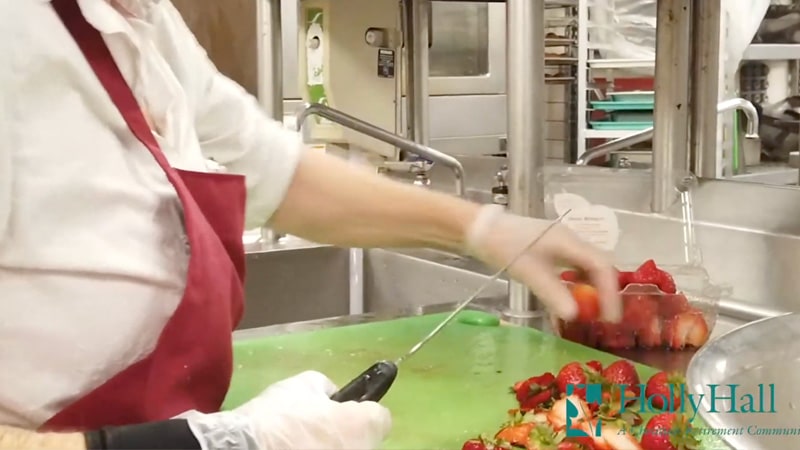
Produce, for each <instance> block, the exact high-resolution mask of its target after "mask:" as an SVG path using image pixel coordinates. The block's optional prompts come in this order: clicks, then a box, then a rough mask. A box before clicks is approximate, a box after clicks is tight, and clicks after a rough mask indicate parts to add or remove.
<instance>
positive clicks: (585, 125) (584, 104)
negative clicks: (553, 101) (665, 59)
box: [572, 0, 655, 162]
mask: <svg viewBox="0 0 800 450" xmlns="http://www.w3.org/2000/svg"><path fill="white" fill-rule="evenodd" d="M588 4H589V2H588V0H579V1H578V5H577V8H576V15H577V20H578V32H577V41H578V48H577V52H578V53H577V59H578V64H577V67H576V70H577V75H576V78H577V99H576V105H577V111H576V127H575V128H576V132H575V135H576V145H575V147H576V148H575V152H574V158H573V160H572V162H574V161H575V160H576V159H577V158H579V157H580V155H582V154H583V153H584V152H585V151H586V149H587V148H588V147H589V145H588V141H589V140H591V139H595V140H598V139H617V138H622V137H625V136H628V135H630V134H633V133H636V132H637V130H595V129H592V128H589V113H590V110H591V108H590V107H589V102H590V101H591V98H592V96H595V97H596V96H597V94H596V90H595V88H594V86H593V85H592V83H591V81H590V80H592V79H593V78H594V77H595V76H597V75H602V76H603V77H605V78H606V79H608V80H613V79H614V78H615V77H616V76H617V75H618V74H619V73H620V71H626V70H627V71H630V70H631V69H636V70H638V71H647V72H649V73H650V75H651V76H652V75H653V74H654V69H655V59H644V60H643V59H604V58H601V57H599V54H598V52H596V51H595V50H596V48H597V43H593V42H590V39H589V29H590V28H591V22H590V17H589V15H590V14H589V5H588ZM596 99H597V98H596Z"/></svg>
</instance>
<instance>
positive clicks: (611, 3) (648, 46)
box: [589, 0, 770, 71]
mask: <svg viewBox="0 0 800 450" xmlns="http://www.w3.org/2000/svg"><path fill="white" fill-rule="evenodd" d="M701 1H702V0H701ZM656 3H657V2H656V0H590V1H589V14H590V20H589V42H590V43H591V45H592V47H593V48H596V49H598V50H600V54H601V56H602V58H603V59H654V58H655V48H656ZM769 4H770V0H750V1H742V0H722V14H723V16H722V17H721V21H722V23H721V25H722V26H723V30H724V29H725V28H727V33H723V36H722V39H723V44H724V50H723V52H722V54H723V55H724V56H723V58H724V60H725V70H726V71H730V70H733V71H736V70H737V69H738V67H739V63H740V62H741V61H742V58H743V56H744V52H745V50H746V49H747V46H749V45H750V42H751V41H752V40H753V37H754V36H755V35H756V32H757V31H758V28H759V26H760V25H761V21H762V20H763V18H764V15H765V14H766V13H767V8H769Z"/></svg>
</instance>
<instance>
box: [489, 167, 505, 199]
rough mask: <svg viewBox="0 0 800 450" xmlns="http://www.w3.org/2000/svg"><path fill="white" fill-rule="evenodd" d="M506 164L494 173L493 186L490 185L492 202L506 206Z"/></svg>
mask: <svg viewBox="0 0 800 450" xmlns="http://www.w3.org/2000/svg"><path fill="white" fill-rule="evenodd" d="M507 179H508V166H505V165H504V166H502V167H501V168H500V170H498V171H497V173H496V174H495V175H494V186H492V203H494V204H495V205H501V206H508V183H507V182H506V180H507Z"/></svg>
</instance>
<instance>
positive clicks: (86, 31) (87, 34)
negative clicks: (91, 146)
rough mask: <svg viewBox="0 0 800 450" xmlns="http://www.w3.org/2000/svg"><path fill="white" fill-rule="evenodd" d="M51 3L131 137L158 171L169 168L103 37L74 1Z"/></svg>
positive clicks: (63, 0) (54, 0)
mask: <svg viewBox="0 0 800 450" xmlns="http://www.w3.org/2000/svg"><path fill="white" fill-rule="evenodd" d="M51 3H52V5H53V8H54V9H55V11H56V14H58V16H59V17H60V18H61V22H63V23H64V26H65V27H66V28H67V31H69V34H71V35H72V38H73V39H74V40H75V42H76V43H77V44H78V47H79V48H80V50H81V52H82V53H83V55H84V57H85V58H86V61H87V62H88V63H89V66H91V68H92V71H93V72H94V74H95V76H97V79H98V80H99V81H100V83H101V84H102V85H103V87H104V88H105V90H106V92H107V93H108V95H109V96H110V97H111V101H112V102H113V103H114V106H116V107H117V110H118V111H119V112H120V114H121V115H122V118H123V119H124V120H125V123H126V124H127V125H128V128H129V129H130V130H131V132H132V133H133V135H134V136H136V139H138V140H139V142H141V143H142V144H143V145H144V146H145V147H147V149H148V150H150V153H152V154H153V157H155V158H156V160H157V161H158V163H159V164H160V165H161V166H162V167H170V165H169V163H168V162H167V159H166V157H165V156H164V154H163V153H162V152H161V147H160V146H159V145H158V141H157V140H156V138H155V136H154V135H153V132H152V131H151V130H150V125H148V124H147V119H145V117H144V114H143V113H142V108H141V107H140V106H139V102H137V101H136V97H135V96H134V95H133V91H132V90H131V88H130V86H128V82H127V81H125V77H124V76H122V72H121V71H120V70H119V66H117V63H116V62H115V61H114V57H113V56H112V55H111V51H110V50H109V49H108V46H107V45H106V42H105V40H104V39H103V35H102V34H100V32H99V31H97V29H95V28H94V27H93V26H92V25H91V24H90V23H89V22H88V21H86V18H85V17H84V16H83V12H82V11H81V8H80V6H79V5H78V1H77V0H52V1H51Z"/></svg>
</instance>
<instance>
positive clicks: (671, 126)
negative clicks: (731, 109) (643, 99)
mask: <svg viewBox="0 0 800 450" xmlns="http://www.w3.org/2000/svg"><path fill="white" fill-rule="evenodd" d="M691 19H692V0H659V1H658V2H657V12H656V23H657V24H658V25H657V27H656V70H655V91H656V94H655V109H654V110H653V122H654V124H655V129H654V130H653V191H652V194H653V198H652V203H651V209H652V211H653V212H655V213H662V212H664V211H666V210H667V208H669V207H670V206H671V205H672V204H673V203H674V202H675V200H676V199H677V195H678V193H677V190H676V186H678V183H679V180H680V179H682V178H684V177H685V176H686V174H687V173H688V171H689V145H688V143H689V115H690V110H689V77H688V74H689V67H690V66H691V64H690V59H691V56H690V55H691V50H692V47H691V30H692V28H691V25H692V21H691Z"/></svg>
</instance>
